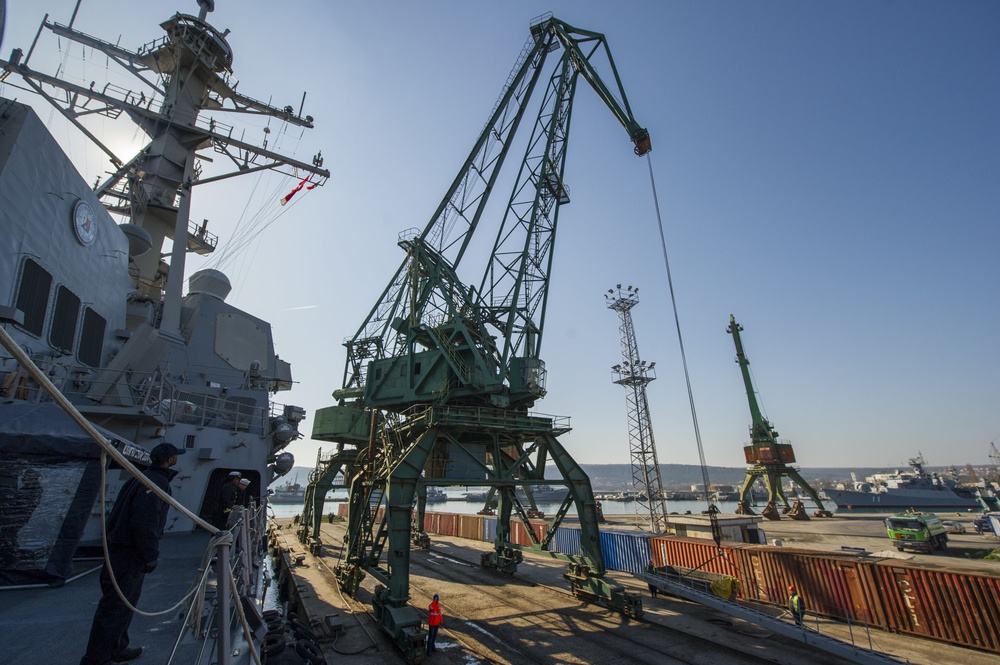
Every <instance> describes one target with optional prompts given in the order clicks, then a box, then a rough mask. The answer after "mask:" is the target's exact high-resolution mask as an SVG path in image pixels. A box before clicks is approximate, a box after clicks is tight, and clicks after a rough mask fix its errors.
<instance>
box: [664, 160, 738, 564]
mask: <svg viewBox="0 0 1000 665" xmlns="http://www.w3.org/2000/svg"><path fill="white" fill-rule="evenodd" d="M646 164H647V165H648V166H649V185H650V187H651V188H652V190H653V205H654V207H655V208H656V223H657V226H658V227H659V230H660V246H661V247H662V248H663V266H664V268H665V269H666V271H667V286H668V287H669V289H670V304H671V305H672V306H673V309H674V324H675V325H676V327H677V343H678V345H679V346H680V350H681V364H682V365H683V367H684V383H685V384H686V385H687V394H688V404H689V405H690V406H691V421H692V423H693V424H694V438H695V441H697V443H698V461H699V462H700V463H701V479H702V482H703V483H704V487H705V503H707V504H708V514H709V518H710V520H711V523H712V537H713V539H714V540H715V544H716V546H717V547H719V548H720V550H721V548H722V545H721V544H720V543H721V541H722V532H721V530H720V527H719V522H718V519H717V517H716V516H717V514H718V512H719V509H718V508H716V506H715V504H714V503H712V499H711V495H710V494H709V480H708V464H707V463H706V462H705V447H704V446H703V445H702V442H701V429H700V428H699V427H698V412H697V410H696V409H695V405H694V391H692V390H691V374H690V373H689V372H688V364H687V354H686V353H685V351H684V337H683V335H681V320H680V317H679V315H678V314H677V297H676V295H675V294H674V280H673V277H671V275H670V259H669V258H668V256H667V238H666V234H664V232H663V217H662V215H660V199H659V197H658V196H657V194H656V179H655V178H654V177H653V159H652V157H651V156H650V154H649V153H648V152H647V153H646Z"/></svg>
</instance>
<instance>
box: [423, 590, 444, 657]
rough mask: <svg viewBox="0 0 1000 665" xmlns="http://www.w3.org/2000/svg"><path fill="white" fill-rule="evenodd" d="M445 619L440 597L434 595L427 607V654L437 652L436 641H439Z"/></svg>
mask: <svg viewBox="0 0 1000 665" xmlns="http://www.w3.org/2000/svg"><path fill="white" fill-rule="evenodd" d="M443 618H444V617H443V616H442V614H441V605H439V604H438V595H437V594H434V599H433V600H432V601H431V604H430V605H428V607H427V654H428V655H430V654H432V653H434V652H435V651H437V647H435V646H434V640H436V639H437V635H438V627H439V626H440V625H441V619H443Z"/></svg>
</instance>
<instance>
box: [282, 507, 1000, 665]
mask: <svg viewBox="0 0 1000 665" xmlns="http://www.w3.org/2000/svg"><path fill="white" fill-rule="evenodd" d="M880 520H881V517H877V516H876V517H868V518H859V517H854V516H852V517H850V518H834V519H830V520H811V521H810V522H806V523H802V522H792V521H790V520H784V521H781V522H777V523H770V522H769V523H768V524H766V525H765V528H767V529H768V536H769V538H774V537H779V538H787V539H789V540H790V541H791V542H790V543H789V544H794V546H796V547H805V546H807V544H810V543H811V544H812V545H813V546H814V548H816V549H824V548H826V549H830V548H834V547H835V548H836V549H837V550H839V548H840V546H841V544H848V543H850V545H849V546H851V547H866V548H867V547H868V545H869V544H870V545H872V546H875V545H877V544H879V545H881V544H883V543H884V542H885V540H884V538H883V537H882V536H881V535H879V534H878V533H877V528H876V527H877V526H879V525H881V521H880ZM285 522H287V520H286V521H285ZM614 526H615V527H616V528H620V527H622V526H624V525H622V524H615V525H614ZM772 534H774V535H772ZM778 534H780V535H778ZM976 538H981V537H980V536H978V535H977V534H975V533H973V534H971V536H969V535H968V534H966V536H965V537H963V538H962V540H961V542H963V543H964V542H965V540H971V543H970V545H974V544H977V542H976V540H975V539H976ZM323 540H324V543H330V544H331V545H330V547H331V548H336V547H337V546H338V545H339V544H341V543H342V542H343V525H342V524H333V525H327V524H324V525H323ZM957 540H958V539H956V541H957ZM282 542H283V546H284V547H286V548H288V549H291V550H294V551H295V552H296V555H297V556H302V555H304V552H303V551H302V548H301V545H299V544H298V542H297V541H296V540H295V538H294V537H293V536H292V534H291V529H288V530H287V531H285V536H284V538H283V539H282ZM956 544H957V543H956ZM987 546H989V544H988V543H987ZM489 549H491V545H489V544H487V543H480V542H476V541H470V540H465V539H461V538H449V537H443V536H433V537H432V549H431V553H432V554H434V553H438V554H440V555H442V556H446V557H448V558H450V559H452V560H455V561H462V562H466V563H468V564H470V565H471V566H472V567H476V566H477V565H478V562H479V559H480V554H481V553H482V552H483V551H487V550H489ZM893 551H894V550H893ZM332 553H333V549H330V550H329V551H328V554H327V556H324V557H322V558H314V557H311V556H309V555H305V557H306V558H305V560H304V562H303V564H302V565H301V566H297V567H296V568H295V569H294V574H295V576H296V579H297V582H299V588H300V589H301V590H304V592H305V596H306V605H307V607H308V608H310V609H309V611H310V613H311V614H312V615H313V617H314V618H315V619H318V621H314V624H315V623H319V622H320V621H321V620H322V618H323V617H324V616H326V615H329V614H331V613H339V614H340V615H341V618H343V620H344V622H345V625H348V624H350V626H351V627H352V629H351V630H347V631H345V633H344V636H343V637H342V638H341V639H340V641H339V642H338V648H337V649H336V652H328V656H329V658H330V662H334V660H333V658H334V657H336V658H337V660H336V662H342V660H344V659H345V658H344V656H345V655H346V654H351V655H350V661H351V662H353V663H369V662H370V663H376V662H378V663H383V662H402V659H401V656H400V655H399V652H398V651H396V650H395V648H394V647H392V646H391V645H389V644H388V643H387V641H386V640H385V639H384V637H381V636H380V634H379V629H378V628H377V627H376V626H374V624H373V623H372V622H371V621H369V620H367V619H366V617H367V615H366V614H365V613H364V610H363V608H362V607H361V606H360V605H359V604H357V603H356V602H355V601H353V600H352V599H346V598H344V597H343V596H342V595H341V594H340V592H339V591H338V590H337V588H336V585H335V584H334V583H333V578H332V575H331V574H330V573H329V571H330V570H331V569H332V568H333V566H335V564H336V558H335V557H334V556H332ZM916 556H923V555H916ZM930 558H931V559H932V560H934V561H936V562H937V563H936V564H933V565H940V564H941V562H943V561H944V560H945V557H941V556H940V555H937V556H936V557H930ZM948 559H952V557H948ZM954 563H956V564H959V565H969V564H989V565H991V566H993V567H994V568H993V570H994V571H996V570H997V569H998V568H1000V567H998V566H997V564H996V563H994V562H983V561H978V562H976V561H969V560H965V559H964V557H959V558H958V559H955V561H954ZM563 572H565V568H564V567H563V565H561V564H559V563H558V562H553V561H550V560H539V559H535V558H530V557H526V558H525V561H524V563H523V564H521V565H520V566H519V567H518V571H517V574H516V577H518V578H521V579H523V580H524V581H526V582H530V583H531V584H534V585H538V586H539V587H540V588H543V589H548V590H549V593H554V594H556V593H557V594H565V593H568V591H567V588H566V583H565V581H564V580H563V579H562V577H561V576H562V573H563ZM610 575H611V577H612V578H613V579H614V580H616V581H618V582H619V583H620V584H622V585H623V586H625V587H626V588H627V589H629V590H630V591H633V592H635V593H639V594H641V595H642V597H643V605H644V608H645V611H646V615H645V616H644V619H648V620H649V621H650V622H652V623H653V624H659V625H662V626H663V629H664V630H669V631H677V630H681V631H683V632H684V633H685V634H688V635H690V636H691V637H692V638H693V639H694V640H695V641H696V642H697V640H699V639H704V640H706V641H718V640H720V639H730V640H732V641H733V642H734V643H741V644H742V643H747V644H750V643H752V644H756V645H757V646H756V647H755V648H757V649H758V650H760V651H763V652H764V653H766V654H767V657H768V660H770V661H772V662H775V663H780V662H788V661H787V660H786V659H790V662H825V663H833V662H840V661H839V659H833V658H832V657H829V656H827V655H825V654H821V653H819V652H814V653H813V654H812V655H811V654H810V652H809V651H805V647H801V646H797V645H795V644H788V641H787V640H784V638H781V637H780V636H777V635H774V634H772V633H770V632H769V631H766V630H764V629H762V628H759V627H758V626H754V625H752V624H749V623H746V622H743V621H740V620H737V619H732V618H730V617H727V616H725V615H722V614H720V613H718V612H715V611H713V610H709V609H706V608H704V607H702V606H700V605H697V604H694V603H690V602H686V601H682V600H679V599H676V598H671V597H663V596H662V595H661V596H660V597H659V598H657V599H655V600H654V599H651V598H649V594H648V591H647V590H646V585H645V584H643V583H641V582H639V581H637V580H635V579H634V578H632V576H631V575H628V574H624V573H611V574H610ZM413 583H414V584H416V585H419V584H420V581H419V579H414V580H413ZM414 588H416V587H414ZM413 603H414V604H416V603H417V601H416V600H414V601H413ZM810 620H811V622H812V623H811V624H810V627H811V628H814V629H818V630H820V632H822V633H823V634H825V635H830V636H834V637H837V638H838V639H841V640H842V641H845V642H848V643H852V644H857V645H860V646H862V647H869V645H870V647H871V648H874V649H875V650H877V651H881V652H883V653H886V654H889V655H892V656H893V657H895V658H897V659H898V660H899V661H900V662H909V663H912V664H913V665H941V664H942V663H962V664H963V665H995V663H997V662H998V658H997V656H996V654H988V653H984V652H979V651H974V650H971V649H965V648H961V647H955V646H952V645H949V644H944V643H940V642H934V641H930V640H924V639H921V638H917V637H911V636H906V635H896V634H891V633H884V632H881V631H871V632H867V631H865V630H864V629H859V628H858V627H848V626H846V625H844V624H839V623H836V622H830V621H825V620H823V621H819V622H817V621H816V620H815V619H814V618H811V619H810ZM357 626H361V627H362V628H364V630H361V629H360V628H358V627H357ZM727 635H728V638H727V637H726V636H727ZM328 644H329V642H327V645H328ZM797 649H801V651H796V650H797ZM772 656H773V658H772ZM622 662H628V661H627V660H623V661H622ZM734 662H739V661H734ZM748 662H749V661H748Z"/></svg>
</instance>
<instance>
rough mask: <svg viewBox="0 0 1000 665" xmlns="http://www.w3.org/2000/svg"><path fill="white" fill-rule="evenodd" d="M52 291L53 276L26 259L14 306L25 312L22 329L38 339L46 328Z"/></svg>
mask: <svg viewBox="0 0 1000 665" xmlns="http://www.w3.org/2000/svg"><path fill="white" fill-rule="evenodd" d="M51 289H52V275H50V274H49V272H48V271H47V270H46V269H45V268H43V267H42V266H40V265H38V263H36V262H35V261H33V260H32V259H26V260H25V261H24V269H23V270H22V271H21V283H20V284H18V285H17V301H16V302H15V304H14V306H15V307H17V308H18V309H19V310H21V311H22V312H24V325H23V326H22V327H23V328H24V329H25V330H27V331H28V332H30V333H31V334H33V335H37V336H38V337H41V336H42V330H43V329H44V327H45V311H46V310H47V309H48V307H49V291H50V290H51Z"/></svg>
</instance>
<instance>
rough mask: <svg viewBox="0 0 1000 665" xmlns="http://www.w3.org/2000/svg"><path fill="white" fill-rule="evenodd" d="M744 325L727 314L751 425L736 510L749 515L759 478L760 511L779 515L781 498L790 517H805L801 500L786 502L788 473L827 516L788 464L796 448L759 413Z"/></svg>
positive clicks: (772, 517) (773, 516)
mask: <svg viewBox="0 0 1000 665" xmlns="http://www.w3.org/2000/svg"><path fill="white" fill-rule="evenodd" d="M742 330H743V326H741V325H740V324H738V323H736V319H735V318H734V317H733V315H730V316H729V327H728V328H726V332H727V333H729V334H730V335H732V336H733V341H734V342H735V343H736V362H737V363H738V364H739V366H740V370H742V372H743V383H744V384H745V385H746V390H747V399H748V400H749V402H750V416H751V418H752V419H753V422H752V424H751V425H750V443H749V444H747V445H745V446H743V453H744V455H746V462H747V465H748V466H747V475H746V478H744V480H743V486H742V487H741V488H740V497H739V507H737V509H736V512H737V513H738V514H740V515H751V514H753V509H752V508H751V507H750V492H751V489H752V488H753V485H754V483H755V482H756V481H757V480H758V479H760V480H763V481H764V485H765V487H766V489H767V506H766V507H765V508H764V510H763V511H761V515H763V516H764V517H766V518H767V519H770V520H777V519H781V515H780V514H779V512H778V507H777V503H778V500H779V499H780V500H781V502H782V503H783V504H784V508H785V510H784V512H786V513H787V514H788V516H789V517H791V518H792V519H799V520H807V519H809V515H808V514H807V513H806V511H805V509H804V507H803V505H802V502H801V501H799V500H796V501H795V502H794V504H789V502H788V499H787V498H786V497H785V493H784V491H783V490H782V488H781V479H782V477H784V476H787V477H788V478H790V479H791V480H792V481H794V482H795V483H796V484H797V485H798V486H799V487H800V488H802V490H803V491H804V492H805V493H806V494H807V495H808V496H809V498H810V499H812V500H813V501H814V502H815V503H816V506H817V508H818V510H817V511H816V513H815V514H816V516H817V517H830V515H831V514H830V512H829V511H828V510H826V509H825V508H824V507H823V502H822V501H820V498H819V495H818V494H816V491H815V490H814V489H813V488H812V487H810V486H809V483H807V482H806V481H805V480H804V479H803V478H802V476H801V475H800V474H799V472H798V470H796V469H795V468H793V467H791V466H790V465H791V464H793V463H794V462H795V451H793V450H792V444H790V443H788V442H787V441H779V440H778V432H777V431H775V429H774V428H773V427H772V426H771V423H770V422H769V421H768V420H767V418H765V417H764V416H763V414H761V411H760V406H758V404H757V397H756V395H755V394H754V389H753V381H751V379H750V361H749V360H747V357H746V354H745V353H744V352H743V342H742V341H741V340H740V331H742Z"/></svg>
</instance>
